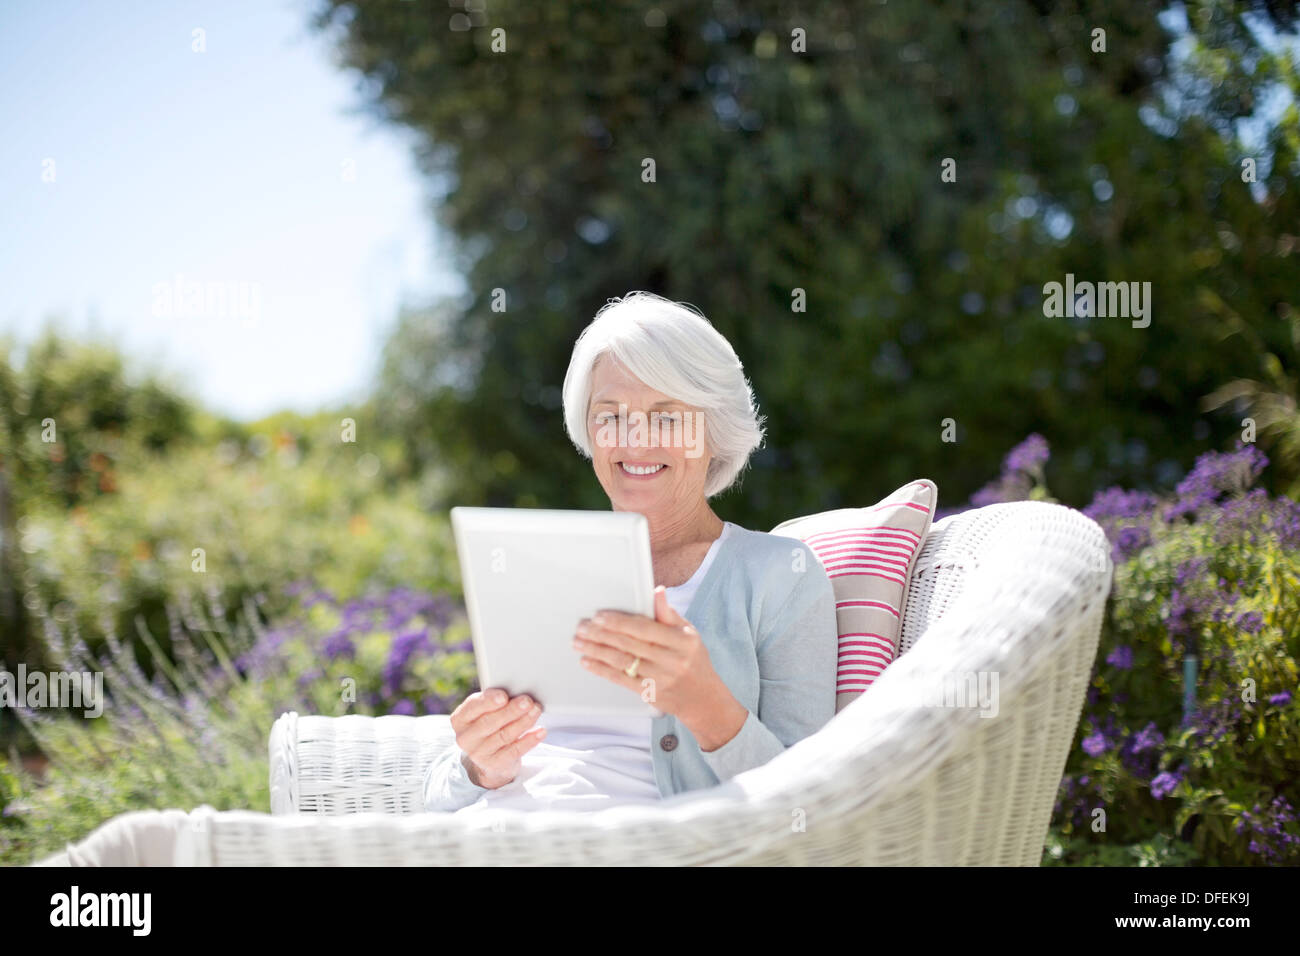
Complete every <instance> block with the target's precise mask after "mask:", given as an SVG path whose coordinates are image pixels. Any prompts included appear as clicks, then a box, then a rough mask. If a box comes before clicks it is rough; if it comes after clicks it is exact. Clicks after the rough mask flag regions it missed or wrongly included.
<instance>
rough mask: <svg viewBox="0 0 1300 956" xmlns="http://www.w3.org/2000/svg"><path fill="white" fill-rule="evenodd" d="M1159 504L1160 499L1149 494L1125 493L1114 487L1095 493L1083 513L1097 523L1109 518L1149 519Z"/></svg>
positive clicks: (1139, 492)
mask: <svg viewBox="0 0 1300 956" xmlns="http://www.w3.org/2000/svg"><path fill="white" fill-rule="evenodd" d="M1159 503H1160V499H1158V498H1157V497H1156V496H1155V495H1153V494H1151V493H1150V492H1146V491H1125V490H1124V489H1123V488H1120V487H1118V486H1116V487H1111V488H1107V489H1106V490H1105V491H1099V492H1097V493H1096V494H1095V495H1094V496H1093V498H1092V504H1090V505H1088V507H1086V508H1084V509H1083V513H1084V514H1085V515H1087V516H1088V517H1089V518H1091V519H1092V520H1093V521H1097V522H1101V521H1105V520H1107V519H1111V518H1149V517H1150V516H1151V515H1152V514H1154V513H1155V510H1156V506H1157V505H1158V504H1159Z"/></svg>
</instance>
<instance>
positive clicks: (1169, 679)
mask: <svg viewBox="0 0 1300 956" xmlns="http://www.w3.org/2000/svg"><path fill="white" fill-rule="evenodd" d="M1047 461H1048V449H1047V445H1046V443H1045V442H1043V441H1042V439H1041V438H1040V437H1039V436H1031V438H1030V439H1029V440H1027V441H1026V442H1025V443H1024V444H1022V445H1021V446H1019V448H1017V449H1016V450H1015V451H1014V452H1013V453H1012V454H1011V455H1008V457H1007V460H1006V463H1005V464H1004V468H1003V474H1002V476H1001V477H1000V478H999V480H998V481H997V482H995V483H993V484H992V485H990V486H988V487H987V488H985V489H984V490H983V491H982V492H981V494H980V495H979V496H977V497H978V499H979V500H978V501H977V500H976V499H975V498H973V499H972V504H987V503H990V502H992V501H1003V500H1019V499H1026V498H1039V499H1049V500H1050V496H1049V495H1048V494H1047V491H1046V482H1045V479H1044V472H1045V466H1046V464H1047ZM1267 464H1268V460H1267V458H1266V457H1265V456H1264V454H1263V453H1262V452H1260V451H1259V450H1258V449H1256V448H1255V447H1254V446H1251V445H1247V446H1243V445H1241V444H1240V443H1238V446H1237V448H1236V449H1234V450H1233V451H1231V452H1226V453H1220V452H1211V453H1208V454H1206V455H1203V456H1201V457H1200V458H1199V459H1198V460H1197V462H1196V464H1195V467H1194V468H1193V469H1192V471H1191V472H1190V473H1189V474H1188V475H1187V477H1186V478H1184V479H1183V480H1182V481H1181V482H1180V483H1179V484H1178V486H1177V487H1176V488H1175V489H1174V491H1173V493H1172V494H1170V495H1156V494H1153V493H1151V492H1146V491H1131V490H1125V489H1122V488H1108V489H1105V490H1103V491H1101V492H1099V493H1098V494H1097V495H1096V496H1095V497H1094V499H1093V501H1092V503H1091V504H1090V505H1089V506H1088V507H1087V508H1086V509H1084V513H1085V514H1087V515H1088V516H1089V517H1091V518H1093V520H1095V521H1097V522H1098V523H1099V524H1100V525H1101V526H1102V528H1103V529H1104V530H1105V532H1106V535H1107V538H1108V540H1109V541H1110V544H1111V553H1112V557H1113V558H1114V561H1115V580H1114V586H1113V588H1112V592H1111V599H1110V601H1109V603H1108V605H1107V611H1106V619H1105V624H1104V626H1103V630H1102V635H1101V646H1100V650H1099V653H1098V656H1097V661H1096V664H1095V666H1094V670H1093V676H1092V680H1091V683H1090V686H1089V690H1088V694H1087V702H1086V704H1085V707H1084V712H1083V715H1082V717H1081V719H1080V723H1079V729H1078V733H1077V735H1076V739H1075V744H1074V748H1073V750H1072V751H1071V754H1070V758H1069V762H1068V764H1067V767H1066V775H1065V778H1064V779H1063V780H1062V783H1061V790H1060V793H1059V795H1058V799H1057V805H1056V812H1055V817H1054V821H1053V830H1052V834H1051V838H1050V839H1049V842H1048V849H1047V853H1046V856H1045V858H1044V862H1045V863H1102V864H1128V865H1134V864H1139V863H1141V864H1170V863H1196V864H1234V865H1240V864H1279V863H1295V862H1297V861H1300V824H1298V823H1297V820H1296V808H1297V806H1300V705H1298V704H1297V702H1296V697H1297V693H1296V688H1297V680H1298V675H1300V667H1298V666H1297V659H1298V658H1300V505H1297V504H1296V502H1294V501H1292V500H1291V499H1289V498H1286V497H1277V498H1271V497H1270V496H1269V495H1268V494H1267V492H1265V491H1264V490H1263V489H1261V488H1254V487H1252V486H1253V484H1254V482H1255V481H1256V479H1258V477H1259V476H1260V474H1261V473H1262V472H1263V470H1264V468H1265V467H1266V466H1267ZM1192 660H1194V665H1193V666H1194V668H1195V670H1194V673H1195V677H1194V681H1193V684H1192V686H1191V687H1190V688H1187V687H1185V685H1184V673H1185V667H1186V666H1188V664H1187V662H1188V661H1192ZM1098 811H1102V813H1099V812H1098Z"/></svg>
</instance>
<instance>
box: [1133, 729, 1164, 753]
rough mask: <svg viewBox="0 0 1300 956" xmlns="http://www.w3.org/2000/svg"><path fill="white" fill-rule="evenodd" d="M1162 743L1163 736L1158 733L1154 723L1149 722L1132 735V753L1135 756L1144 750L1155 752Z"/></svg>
mask: <svg viewBox="0 0 1300 956" xmlns="http://www.w3.org/2000/svg"><path fill="white" fill-rule="evenodd" d="M1164 742H1165V737H1164V734H1162V733H1160V731H1159V729H1158V728H1157V727H1156V725H1155V721H1151V722H1150V723H1148V724H1147V725H1146V726H1145V727H1143V728H1142V729H1141V730H1140V731H1138V732H1137V734H1135V735H1134V737H1133V742H1132V752H1133V753H1135V754H1137V753H1142V751H1144V750H1155V749H1158V748H1159V747H1160V745H1161V744H1163V743H1164Z"/></svg>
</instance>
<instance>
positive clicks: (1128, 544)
mask: <svg viewBox="0 0 1300 956" xmlns="http://www.w3.org/2000/svg"><path fill="white" fill-rule="evenodd" d="M1149 547H1151V529H1150V528H1141V527H1135V526H1133V525H1130V526H1129V527H1127V528H1119V529H1118V530H1116V531H1115V532H1114V537H1113V538H1112V540H1111V549H1110V559H1111V561H1113V562H1114V563H1115V564H1123V563H1124V562H1125V561H1127V560H1128V559H1129V558H1131V557H1133V555H1135V554H1137V553H1138V552H1139V551H1143V550H1145V549H1146V548H1149Z"/></svg>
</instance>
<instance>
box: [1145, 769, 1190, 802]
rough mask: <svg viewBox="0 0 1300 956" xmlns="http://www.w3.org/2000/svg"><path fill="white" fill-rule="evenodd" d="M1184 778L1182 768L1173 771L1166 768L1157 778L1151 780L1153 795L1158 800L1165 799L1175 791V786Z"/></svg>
mask: <svg viewBox="0 0 1300 956" xmlns="http://www.w3.org/2000/svg"><path fill="white" fill-rule="evenodd" d="M1182 779H1183V774H1182V771H1181V770H1175V771H1174V772H1173V773H1170V772H1169V771H1167V770H1166V771H1165V772H1164V773H1161V774H1158V775H1157V776H1156V778H1155V779H1154V780H1152V781H1151V796H1153V797H1155V798H1156V799H1157V800H1163V799H1164V798H1165V797H1167V796H1169V794H1171V793H1173V792H1174V788H1175V787H1176V786H1178V784H1179V782H1181V781H1182Z"/></svg>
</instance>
